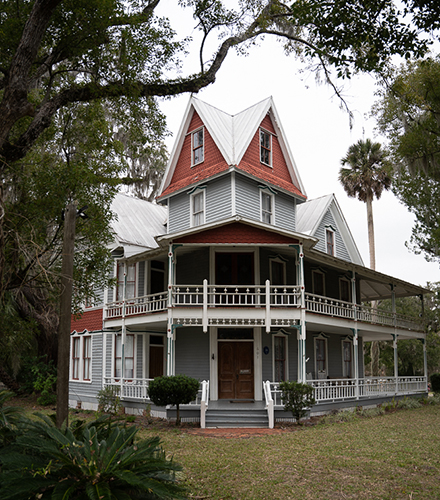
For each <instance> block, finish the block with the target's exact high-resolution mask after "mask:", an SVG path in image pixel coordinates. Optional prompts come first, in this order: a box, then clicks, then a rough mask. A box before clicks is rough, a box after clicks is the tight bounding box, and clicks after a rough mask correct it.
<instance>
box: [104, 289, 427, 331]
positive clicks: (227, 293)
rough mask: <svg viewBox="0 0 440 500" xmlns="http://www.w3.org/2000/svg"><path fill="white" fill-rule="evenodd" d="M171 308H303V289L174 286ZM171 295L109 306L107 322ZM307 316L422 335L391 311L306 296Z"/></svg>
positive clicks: (163, 306) (162, 304)
mask: <svg viewBox="0 0 440 500" xmlns="http://www.w3.org/2000/svg"><path fill="white" fill-rule="evenodd" d="M171 292H172V293H171V295H172V307H195V308H200V309H206V310H207V309H208V308H216V307H217V308H218V307H243V308H253V307H255V308H259V307H265V308H266V309H268V308H270V309H273V308H296V309H298V308H300V307H301V305H302V304H301V289H300V287H299V286H297V285H289V286H274V285H270V284H269V282H266V284H265V285H228V286H224V285H209V284H208V283H207V281H205V282H204V283H203V284H202V285H173V286H172V289H171ZM167 307H168V293H167V292H162V293H156V294H152V295H145V296H143V297H137V298H135V299H128V300H126V301H125V308H124V301H116V302H110V303H109V304H107V307H106V311H105V319H112V318H117V317H121V316H123V315H124V314H125V316H136V315H141V314H150V313H155V312H160V311H166V310H167ZM305 309H306V311H307V312H311V313H315V314H322V315H325V316H333V317H337V318H344V319H349V320H354V319H356V320H357V321H360V322H366V323H370V324H378V325H383V326H390V327H393V326H396V327H400V328H405V329H408V330H414V331H422V325H421V322H420V320H418V319H417V318H411V317H408V316H403V315H400V314H393V313H392V312H390V311H381V310H378V309H376V308H372V307H368V306H364V305H359V304H353V303H351V302H345V301H343V300H337V299H332V298H329V297H324V296H321V295H316V294H312V293H306V294H305Z"/></svg>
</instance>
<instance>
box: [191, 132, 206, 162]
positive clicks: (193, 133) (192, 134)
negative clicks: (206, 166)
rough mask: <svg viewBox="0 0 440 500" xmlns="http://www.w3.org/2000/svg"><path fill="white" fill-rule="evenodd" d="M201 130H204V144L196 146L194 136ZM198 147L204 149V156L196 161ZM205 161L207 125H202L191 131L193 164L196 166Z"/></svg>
mask: <svg viewBox="0 0 440 500" xmlns="http://www.w3.org/2000/svg"><path fill="white" fill-rule="evenodd" d="M199 132H202V145H201V146H194V138H195V137H196V136H197V134H198V133H199ZM197 149H201V151H202V158H201V159H199V160H198V161H196V155H195V151H196V150H197ZM204 161H205V127H200V128H198V129H196V130H194V131H192V132H191V166H192V167H195V166H196V165H200V163H203V162H204Z"/></svg>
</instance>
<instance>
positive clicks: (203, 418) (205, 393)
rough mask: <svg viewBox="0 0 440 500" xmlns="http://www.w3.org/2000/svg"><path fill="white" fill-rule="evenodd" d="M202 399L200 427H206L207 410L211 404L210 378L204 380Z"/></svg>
mask: <svg viewBox="0 0 440 500" xmlns="http://www.w3.org/2000/svg"><path fill="white" fill-rule="evenodd" d="M201 385H202V390H201V399H200V427H201V428H202V429H205V428H206V411H207V410H208V404H209V380H203V382H202V384H201Z"/></svg>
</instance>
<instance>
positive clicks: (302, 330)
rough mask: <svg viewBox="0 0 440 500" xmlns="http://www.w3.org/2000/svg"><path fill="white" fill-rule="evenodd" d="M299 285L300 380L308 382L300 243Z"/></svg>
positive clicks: (303, 283) (302, 250)
mask: <svg viewBox="0 0 440 500" xmlns="http://www.w3.org/2000/svg"><path fill="white" fill-rule="evenodd" d="M298 257H299V285H300V289H301V313H300V314H301V316H300V328H299V331H298V381H299V382H302V383H306V380H307V376H306V294H305V291H306V288H305V281H304V249H303V245H302V243H300V244H299V252H298Z"/></svg>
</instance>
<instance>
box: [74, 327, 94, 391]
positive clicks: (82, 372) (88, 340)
mask: <svg viewBox="0 0 440 500" xmlns="http://www.w3.org/2000/svg"><path fill="white" fill-rule="evenodd" d="M71 377H72V380H79V381H87V382H89V381H90V380H91V379H92V337H91V336H90V335H76V336H73V337H72V364H71Z"/></svg>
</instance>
